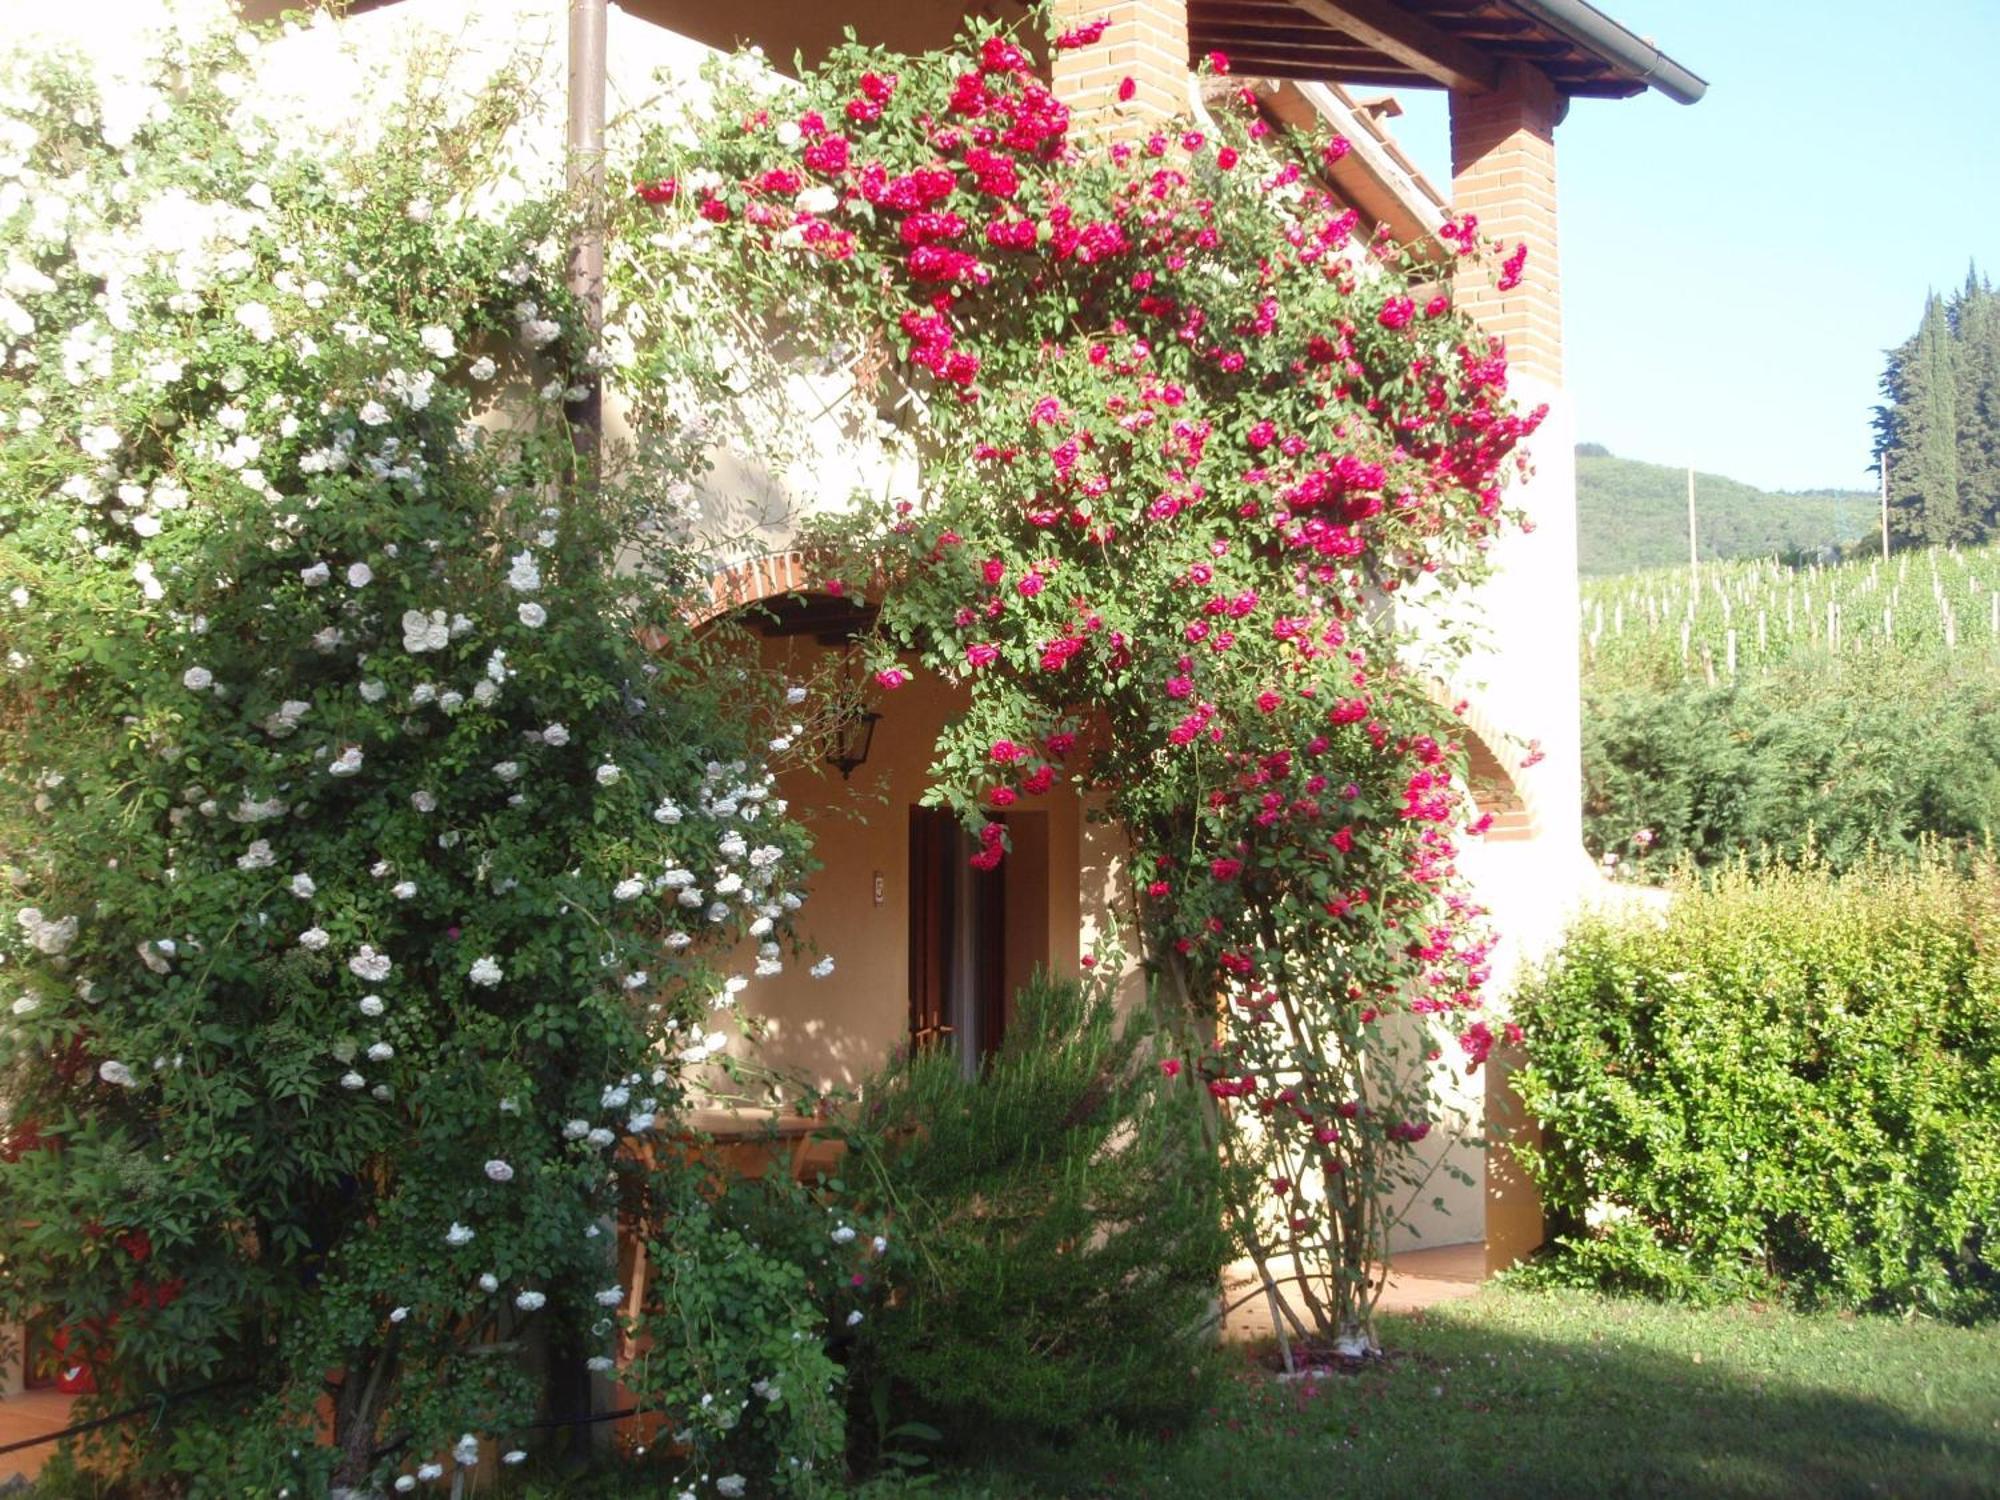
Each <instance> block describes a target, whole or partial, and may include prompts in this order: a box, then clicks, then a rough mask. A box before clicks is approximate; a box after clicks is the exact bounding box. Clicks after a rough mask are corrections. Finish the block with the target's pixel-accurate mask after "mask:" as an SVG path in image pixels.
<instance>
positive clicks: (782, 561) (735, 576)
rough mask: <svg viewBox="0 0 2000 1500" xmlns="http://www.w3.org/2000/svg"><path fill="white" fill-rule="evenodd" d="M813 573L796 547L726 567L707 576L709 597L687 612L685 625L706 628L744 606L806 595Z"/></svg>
mask: <svg viewBox="0 0 2000 1500" xmlns="http://www.w3.org/2000/svg"><path fill="white" fill-rule="evenodd" d="M812 574H813V569H812V559H811V556H810V554H808V553H806V552H805V551H803V550H802V549H800V548H797V547H792V548H788V549H787V550H785V551H783V552H760V553H758V554H757V555H756V556H755V557H747V558H744V559H743V560H742V561H741V562H735V563H728V564H725V565H724V566H722V567H720V568H717V569H715V570H714V571H713V572H711V573H710V574H709V575H708V597H707V598H706V599H705V600H700V601H697V602H696V603H695V604H694V605H693V607H692V608H690V609H689V611H688V623H689V624H691V625H697V626H699V625H707V624H709V623H710V622H711V621H714V620H719V619H721V618H722V616H724V615H726V614H729V613H730V612H731V611H733V610H739V609H742V608H744V607H745V606H746V605H751V604H760V603H762V602H763V601H764V600H766V599H777V598H781V597H783V596H784V595H786V594H802V593H805V592H807V591H808V590H809V589H810V588H811V586H812V582H813V578H812Z"/></svg>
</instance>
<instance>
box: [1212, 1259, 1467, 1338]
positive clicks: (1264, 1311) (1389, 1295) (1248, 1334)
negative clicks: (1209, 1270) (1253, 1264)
mask: <svg viewBox="0 0 2000 1500" xmlns="http://www.w3.org/2000/svg"><path fill="white" fill-rule="evenodd" d="M1485 1280H1486V1246H1485V1245H1483V1244H1481V1243H1479V1242H1477V1241H1475V1242H1474V1243H1472V1244H1469V1245H1436V1246H1433V1247H1431V1248H1429V1249H1425V1250H1408V1251H1405V1252H1404V1253H1402V1254H1401V1255H1398V1256H1397V1257H1396V1258H1395V1260H1394V1262H1393V1263H1392V1264H1391V1266H1390V1268H1389V1285H1388V1286H1387V1287H1386V1288H1385V1289H1384V1290H1383V1293H1382V1300H1381V1301H1380V1302H1378V1303H1377V1304H1376V1308H1377V1310H1378V1311H1381V1312H1416V1311H1418V1310H1419V1309H1421V1308H1426V1307H1433V1306H1435V1305H1436V1304H1438V1303H1440V1302H1455V1301H1458V1300H1459V1299H1461V1298H1464V1297H1470V1296H1471V1295H1472V1294H1473V1293H1474V1292H1476V1291H1478V1290H1479V1287H1480V1284H1481V1283H1482V1282H1484V1281H1485ZM1225 1286H1226V1287H1227V1289H1228V1290H1227V1295H1226V1296H1225V1298H1224V1301H1225V1304H1227V1303H1230V1302H1236V1301H1237V1300H1238V1299H1239V1298H1247V1300H1245V1301H1243V1302H1242V1305H1241V1306H1238V1307H1236V1308H1234V1309H1233V1310H1232V1311H1231V1312H1230V1313H1229V1315H1228V1316H1227V1317H1226V1318H1224V1319H1223V1322H1222V1336H1223V1337H1224V1338H1225V1339H1227V1340H1229V1341H1231V1342H1232V1343H1237V1342H1250V1341H1253V1340H1256V1339H1267V1338H1270V1337H1271V1310H1270V1304H1269V1303H1267V1302H1266V1301H1265V1299H1264V1298H1263V1297H1262V1296H1253V1295H1250V1294H1252V1293H1254V1292H1255V1291H1256V1289H1257V1279H1256V1277H1255V1276H1254V1275H1253V1274H1252V1273H1251V1270H1250V1265H1249V1263H1248V1262H1247V1261H1239V1262H1237V1264H1235V1265H1233V1266H1231V1267H1230V1268H1229V1271H1228V1274H1227V1280H1226V1282H1225Z"/></svg>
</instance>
